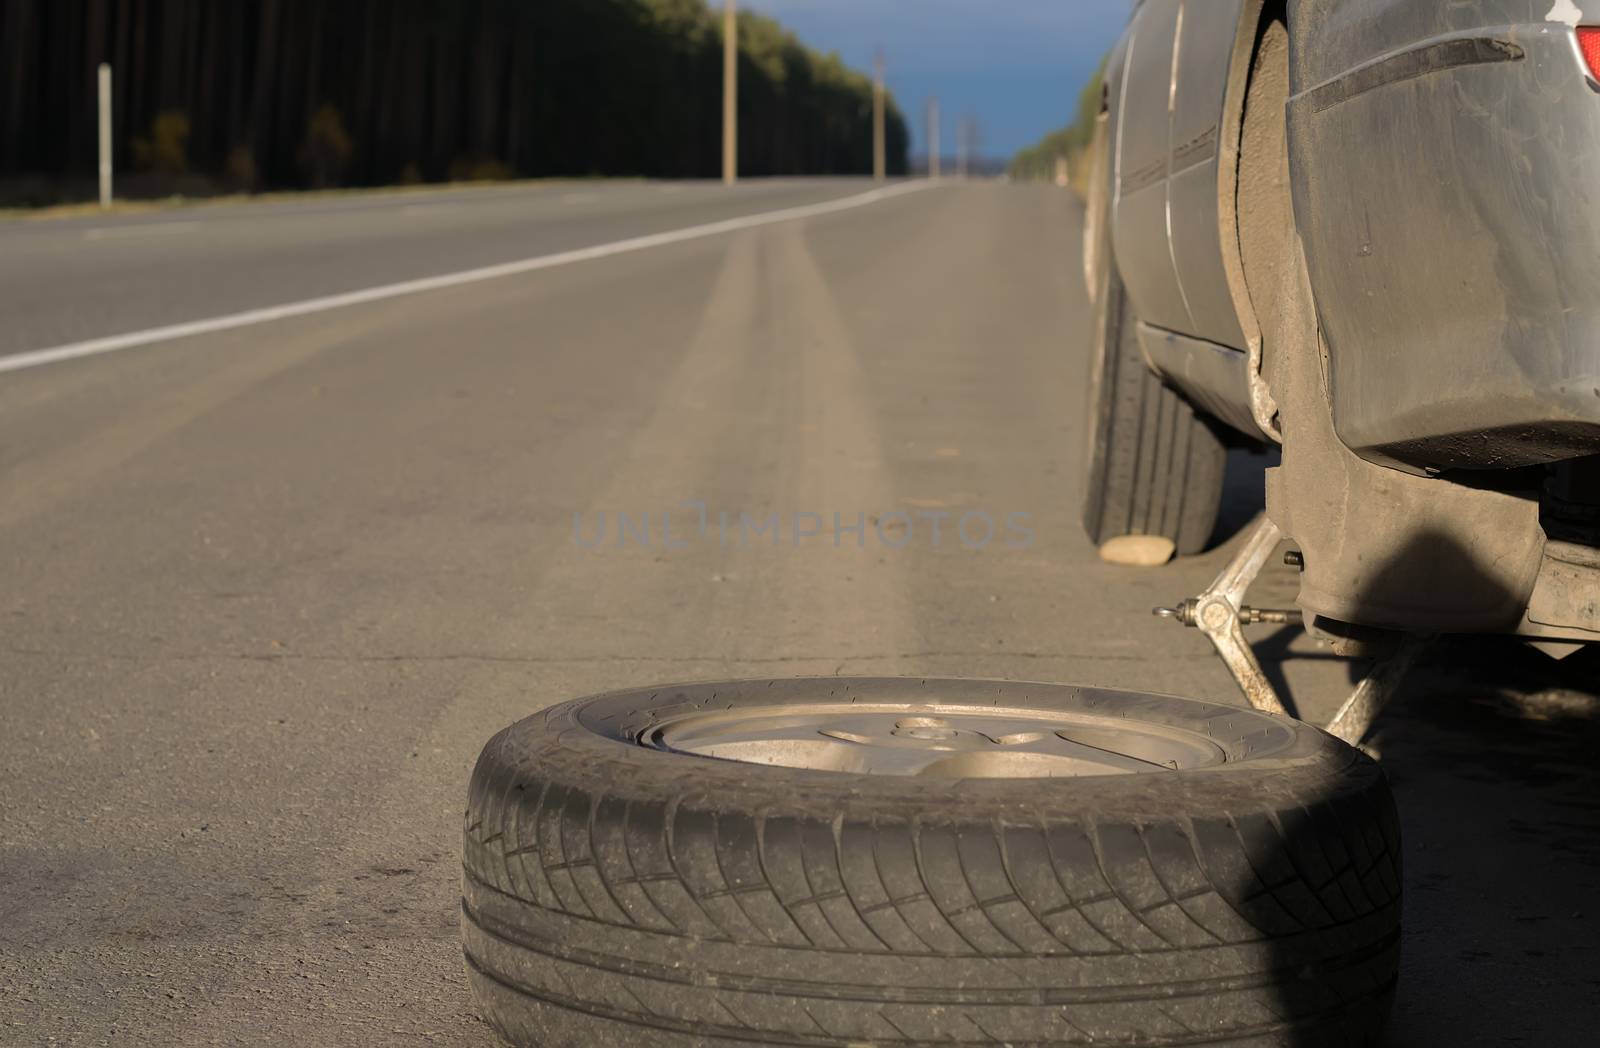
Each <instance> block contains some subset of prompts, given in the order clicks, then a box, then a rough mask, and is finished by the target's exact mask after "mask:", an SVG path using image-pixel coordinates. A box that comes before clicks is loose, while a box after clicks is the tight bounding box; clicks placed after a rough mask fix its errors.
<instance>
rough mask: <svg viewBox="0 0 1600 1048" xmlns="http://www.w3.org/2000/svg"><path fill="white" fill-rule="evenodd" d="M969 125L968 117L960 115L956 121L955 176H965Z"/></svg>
mask: <svg viewBox="0 0 1600 1048" xmlns="http://www.w3.org/2000/svg"><path fill="white" fill-rule="evenodd" d="M970 127H971V122H970V118H968V117H962V118H961V119H960V120H958V121H957V122H956V177H957V178H966V177H967V138H968V130H969V128H970Z"/></svg>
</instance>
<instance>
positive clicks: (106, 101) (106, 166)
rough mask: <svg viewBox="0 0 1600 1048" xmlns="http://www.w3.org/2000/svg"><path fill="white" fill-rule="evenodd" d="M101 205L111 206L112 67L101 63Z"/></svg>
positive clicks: (104, 206)
mask: <svg viewBox="0 0 1600 1048" xmlns="http://www.w3.org/2000/svg"><path fill="white" fill-rule="evenodd" d="M99 86H100V206H101V207H102V208H108V207H110V206H111V67H110V66H109V65H107V64H106V63H104V62H101V63H100V85H99Z"/></svg>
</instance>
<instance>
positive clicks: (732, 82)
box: [722, 0, 739, 186]
mask: <svg viewBox="0 0 1600 1048" xmlns="http://www.w3.org/2000/svg"><path fill="white" fill-rule="evenodd" d="M733 5H734V0H722V182H723V184H724V185H729V186H731V185H733V184H734V183H735V182H737V181H738V180H739V16H738V13H737V12H736V11H735V10H734V6H733Z"/></svg>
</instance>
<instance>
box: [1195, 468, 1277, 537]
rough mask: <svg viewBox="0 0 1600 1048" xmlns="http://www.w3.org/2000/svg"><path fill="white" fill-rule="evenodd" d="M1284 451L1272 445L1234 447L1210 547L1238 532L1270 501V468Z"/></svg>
mask: <svg viewBox="0 0 1600 1048" xmlns="http://www.w3.org/2000/svg"><path fill="white" fill-rule="evenodd" d="M1281 458H1282V454H1281V453H1280V452H1279V450H1278V448H1277V447H1272V448H1261V449H1257V448H1232V449H1230V450H1229V451H1228V463H1227V466H1226V468H1225V471H1224V473H1223V477H1222V507H1221V509H1220V510H1219V512H1218V513H1217V526H1216V528H1215V530H1213V531H1212V533H1211V542H1210V546H1211V547H1212V548H1215V547H1217V546H1221V545H1223V544H1225V543H1226V542H1228V541H1229V540H1230V539H1232V538H1233V537H1234V536H1235V535H1237V534H1238V533H1239V532H1240V531H1241V530H1243V529H1244V528H1245V526H1246V525H1248V524H1249V523H1250V522H1251V521H1253V520H1254V519H1255V517H1256V515H1257V514H1258V513H1260V512H1261V510H1262V509H1263V508H1264V507H1265V506H1266V504H1267V470H1268V469H1271V468H1272V467H1273V466H1276V465H1277V464H1278V462H1279V461H1280V460H1281Z"/></svg>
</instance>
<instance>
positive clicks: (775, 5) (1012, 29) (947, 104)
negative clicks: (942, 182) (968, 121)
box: [710, 0, 1132, 156]
mask: <svg viewBox="0 0 1600 1048" xmlns="http://www.w3.org/2000/svg"><path fill="white" fill-rule="evenodd" d="M710 2H711V4H712V6H713V7H717V6H720V0H710ZM738 2H739V3H740V4H741V5H742V8H743V9H746V10H755V11H761V12H763V13H765V14H769V15H772V16H774V17H775V18H777V19H778V20H779V21H780V22H782V23H783V24H784V25H785V26H786V27H787V28H789V29H791V30H793V31H794V32H795V34H796V35H797V36H799V37H800V38H801V39H802V40H804V41H805V42H806V43H808V44H810V45H811V46H812V47H815V48H817V49H818V50H821V51H837V52H838V53H839V56H840V57H841V58H843V59H844V60H845V62H846V63H848V64H849V65H852V66H855V67H856V68H857V69H862V70H865V69H870V68H871V66H872V55H873V51H874V50H875V49H876V48H878V47H880V46H881V47H882V48H883V52H884V58H885V61H886V66H887V77H888V83H889V90H891V91H893V92H894V96H895V100H896V101H897V102H899V104H900V108H901V109H902V110H903V111H904V112H905V114H906V118H907V120H908V121H909V122H910V124H911V127H912V146H911V150H912V152H913V153H920V152H922V150H923V149H924V148H925V147H926V144H925V142H924V139H925V137H926V130H925V123H926V118H925V116H924V113H925V109H924V107H925V106H926V105H927V100H928V98H929V97H930V96H933V95H937V96H938V98H939V106H940V111H941V115H942V120H941V124H942V125H943V130H942V132H941V139H942V145H943V151H944V152H945V153H952V152H954V149H955V126H956V121H957V119H958V118H959V117H960V116H961V114H963V113H971V114H972V115H974V116H976V117H977V118H978V121H979V123H980V126H981V127H982V129H983V143H982V152H984V153H985V154H988V155H994V156H1009V155H1010V154H1011V153H1014V152H1016V151H1017V150H1018V149H1020V148H1022V147H1023V146H1026V145H1030V144H1032V143H1033V142H1034V141H1036V140H1037V139H1038V138H1040V137H1041V136H1042V135H1044V134H1046V133H1047V132H1049V131H1053V130H1054V129H1056V128H1058V127H1061V126H1062V125H1064V124H1066V123H1068V122H1069V121H1070V120H1071V119H1072V111H1073V107H1074V106H1075V105H1076V104H1077V97H1078V91H1079V89H1080V88H1082V86H1083V84H1084V81H1086V80H1087V79H1088V78H1089V75H1090V74H1091V73H1093V72H1094V68H1095V66H1096V64H1098V63H1099V61H1100V56H1101V55H1103V54H1104V53H1105V52H1106V50H1107V49H1108V48H1110V46H1111V45H1112V43H1114V42H1115V41H1116V38H1117V36H1118V34H1119V33H1120V32H1121V31H1122V27H1123V25H1124V24H1126V22H1127V20H1128V12H1129V10H1130V9H1131V8H1132V3H1131V0H738Z"/></svg>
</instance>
